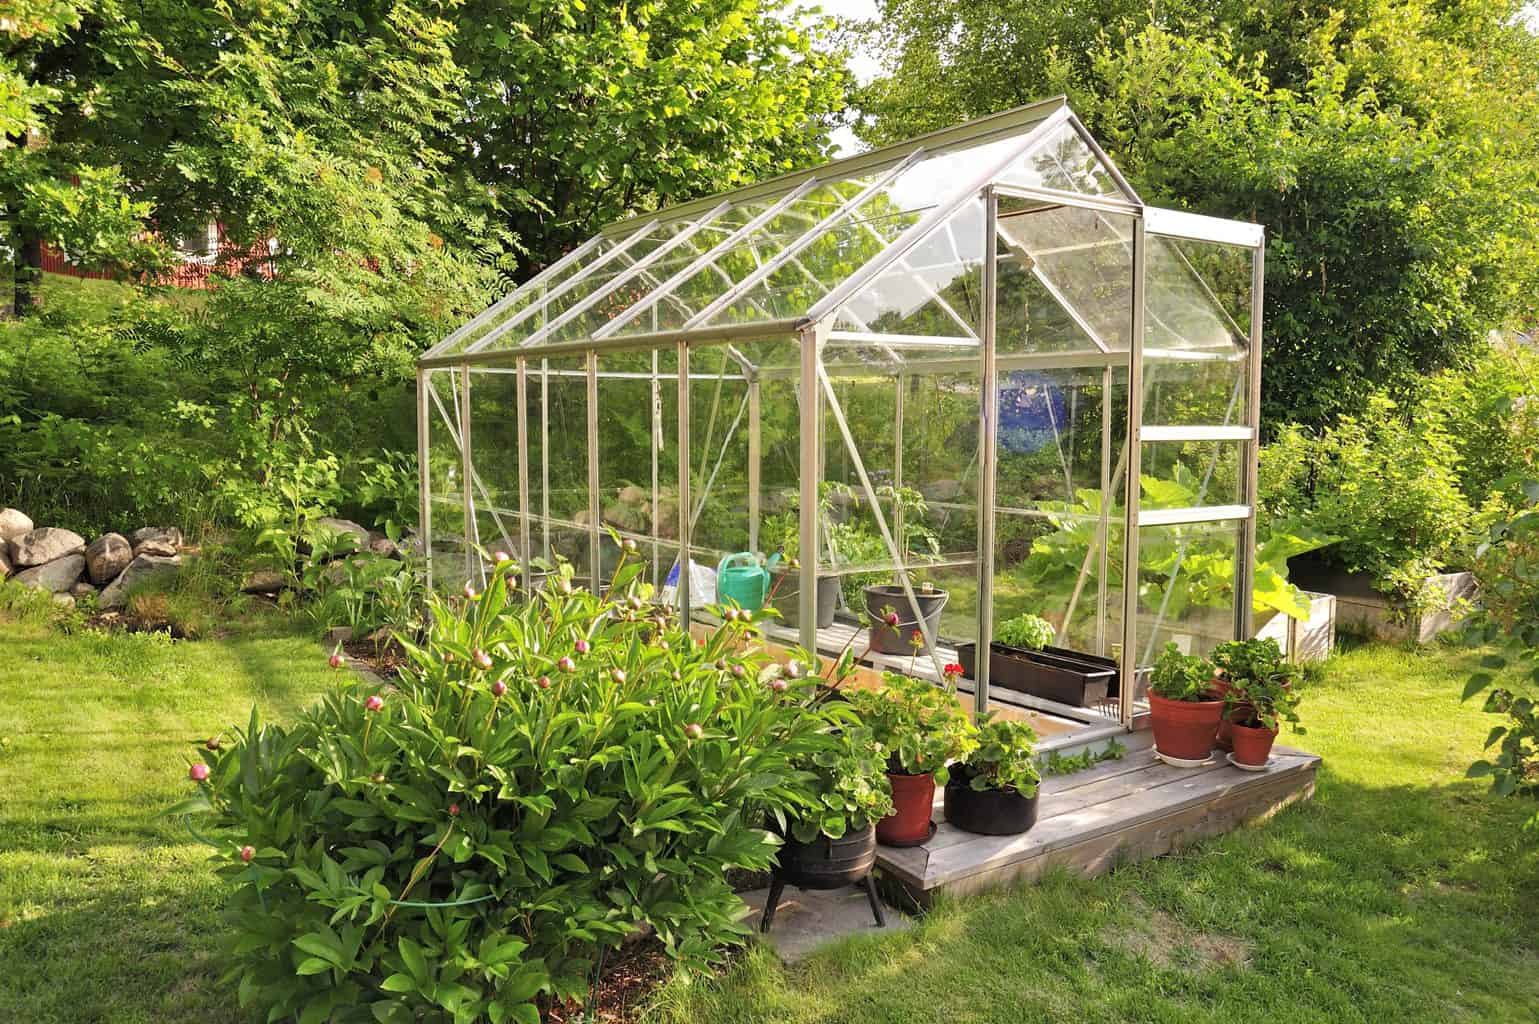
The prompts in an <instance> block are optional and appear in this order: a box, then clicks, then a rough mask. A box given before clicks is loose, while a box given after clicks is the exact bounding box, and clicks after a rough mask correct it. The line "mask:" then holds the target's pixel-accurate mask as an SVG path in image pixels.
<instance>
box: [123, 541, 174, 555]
mask: <svg viewBox="0 0 1539 1024" xmlns="http://www.w3.org/2000/svg"><path fill="white" fill-rule="evenodd" d="M175 554H176V545H175V544H172V543H171V542H169V541H164V540H160V539H158V538H151V539H150V540H142V541H140V542H139V543H138V544H135V545H134V548H133V556H134V557H135V558H138V557H139V556H140V555H159V556H160V557H161V558H170V557H171V556H172V555H175Z"/></svg>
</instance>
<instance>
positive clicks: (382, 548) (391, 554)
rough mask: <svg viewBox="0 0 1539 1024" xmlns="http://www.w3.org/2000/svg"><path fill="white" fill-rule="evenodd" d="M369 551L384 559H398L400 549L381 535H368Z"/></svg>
mask: <svg viewBox="0 0 1539 1024" xmlns="http://www.w3.org/2000/svg"><path fill="white" fill-rule="evenodd" d="M369 551H370V552H372V553H373V554H376V555H380V556H381V557H384V558H400V557H401V548H400V546H399V545H397V544H396V542H395V541H393V540H391V539H390V538H389V537H386V536H385V535H384V534H382V533H371V534H369Z"/></svg>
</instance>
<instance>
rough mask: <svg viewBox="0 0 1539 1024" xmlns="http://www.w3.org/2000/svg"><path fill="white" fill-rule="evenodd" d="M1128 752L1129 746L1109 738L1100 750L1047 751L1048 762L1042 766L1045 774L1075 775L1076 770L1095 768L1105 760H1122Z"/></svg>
mask: <svg viewBox="0 0 1539 1024" xmlns="http://www.w3.org/2000/svg"><path fill="white" fill-rule="evenodd" d="M1127 752H1128V748H1127V747H1125V746H1123V745H1122V744H1121V743H1118V742H1117V741H1116V740H1114V739H1113V740H1108V741H1107V744H1106V746H1105V747H1103V748H1102V749H1100V750H1083V751H1081V752H1079V753H1078V754H1060V753H1059V752H1058V751H1056V750H1049V751H1048V752H1047V763H1046V764H1044V765H1043V766H1042V773H1043V774H1044V775H1073V774H1074V773H1075V772H1082V771H1085V770H1086V769H1087V768H1094V767H1095V766H1096V765H1098V764H1100V763H1102V762H1103V761H1120V760H1122V756H1123V755H1124V754H1126V753H1127Z"/></svg>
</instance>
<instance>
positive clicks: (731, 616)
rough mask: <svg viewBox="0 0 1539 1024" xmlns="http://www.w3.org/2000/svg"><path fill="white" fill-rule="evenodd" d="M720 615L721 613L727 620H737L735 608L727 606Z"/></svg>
mask: <svg viewBox="0 0 1539 1024" xmlns="http://www.w3.org/2000/svg"><path fill="white" fill-rule="evenodd" d="M722 615H723V617H724V618H725V619H726V620H727V621H728V622H736V621H737V609H736V608H728V609H727V610H726V611H725V612H723V613H722Z"/></svg>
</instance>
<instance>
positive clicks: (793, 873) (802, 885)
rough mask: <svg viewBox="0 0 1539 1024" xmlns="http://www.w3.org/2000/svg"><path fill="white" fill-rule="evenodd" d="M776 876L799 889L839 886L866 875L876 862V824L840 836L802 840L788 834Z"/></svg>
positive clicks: (851, 882)
mask: <svg viewBox="0 0 1539 1024" xmlns="http://www.w3.org/2000/svg"><path fill="white" fill-rule="evenodd" d="M777 856H778V862H777V866H776V867H775V877H777V878H779V879H781V880H782V881H784V882H786V883H787V884H789V885H794V886H796V887H797V888H799V889H839V888H842V887H844V886H846V885H853V884H855V883H856V882H858V881H860V880H861V879H862V878H865V877H866V875H868V874H869V873H870V872H871V869H872V868H873V867H874V866H875V865H876V826H875V825H867V826H866V827H865V829H864V830H863V831H860V832H848V833H846V834H845V835H843V836H841V837H839V838H838V839H830V838H828V837H827V836H818V837H817V838H816V839H814V840H812V842H810V843H803V842H800V841H798V840H797V839H795V838H793V837H791V836H786V839H785V845H784V846H782V847H781V848H780V852H779V854H778V855H777Z"/></svg>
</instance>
